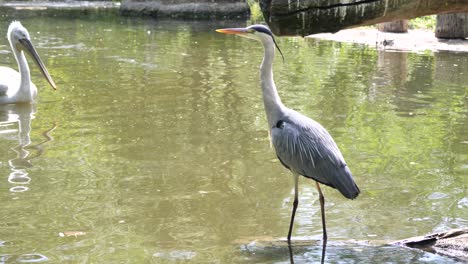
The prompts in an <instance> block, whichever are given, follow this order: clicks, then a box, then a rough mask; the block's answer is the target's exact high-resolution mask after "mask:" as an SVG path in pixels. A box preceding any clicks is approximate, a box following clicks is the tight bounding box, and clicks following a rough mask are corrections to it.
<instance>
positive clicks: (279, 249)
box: [240, 240, 459, 264]
mask: <svg viewBox="0 0 468 264" xmlns="http://www.w3.org/2000/svg"><path fill="white" fill-rule="evenodd" d="M240 248H241V254H242V255H243V256H244V259H245V260H246V262H249V263H295V264H297V263H408V264H409V263H434V264H435V263H459V262H457V260H454V259H452V258H449V257H445V256H441V255H437V254H433V253H429V252H424V251H421V250H415V249H409V248H403V247H398V246H393V245H373V244H370V243H369V242H366V241H354V240H352V241H330V240H329V241H328V242H327V243H326V244H322V243H321V241H319V240H301V241H292V242H291V244H288V243H287V241H285V240H277V241H252V242H250V243H248V244H245V245H241V247H240Z"/></svg>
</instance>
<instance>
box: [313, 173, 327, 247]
mask: <svg viewBox="0 0 468 264" xmlns="http://www.w3.org/2000/svg"><path fill="white" fill-rule="evenodd" d="M315 183H316V184H317V190H318V192H319V198H320V211H321V212H322V227H323V242H324V243H327V227H326V225H325V197H324V196H323V193H322V190H321V189H320V185H319V183H318V182H315Z"/></svg>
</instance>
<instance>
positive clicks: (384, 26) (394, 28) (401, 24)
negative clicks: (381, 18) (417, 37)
mask: <svg viewBox="0 0 468 264" xmlns="http://www.w3.org/2000/svg"><path fill="white" fill-rule="evenodd" d="M377 28H378V29H379V31H381V32H391V33H407V32H408V20H407V19H403V20H397V21H392V22H385V23H380V24H378V25H377Z"/></svg>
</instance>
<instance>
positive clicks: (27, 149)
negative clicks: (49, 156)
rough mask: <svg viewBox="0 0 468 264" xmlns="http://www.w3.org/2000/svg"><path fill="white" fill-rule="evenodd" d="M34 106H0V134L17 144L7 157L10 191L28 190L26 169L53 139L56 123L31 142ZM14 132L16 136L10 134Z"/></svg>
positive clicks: (29, 178)
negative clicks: (39, 139)
mask: <svg viewBox="0 0 468 264" xmlns="http://www.w3.org/2000/svg"><path fill="white" fill-rule="evenodd" d="M35 114H36V106H35V105H33V104H8V105H1V106H0V135H5V136H4V137H3V138H6V139H11V140H16V141H17V142H18V144H17V145H16V146H15V147H13V148H11V150H12V151H13V152H14V153H15V156H14V157H12V158H11V159H8V162H7V164H8V166H9V168H10V173H9V175H8V182H9V183H11V184H12V185H14V186H13V187H11V188H10V191H11V192H24V191H27V190H29V188H28V184H29V183H30V182H31V177H30V176H29V172H28V169H29V168H31V167H33V164H32V162H31V161H32V160H33V159H36V158H38V157H40V156H42V155H43V154H44V151H45V147H44V144H46V143H47V142H50V141H53V140H54V138H53V137H52V136H51V133H52V131H54V130H55V128H56V125H55V124H53V125H52V126H51V128H49V129H47V130H45V131H44V132H43V133H42V134H43V136H44V140H43V141H41V142H39V143H37V144H32V142H31V123H32V120H33V119H34V118H35ZM12 134H16V136H11V135H12Z"/></svg>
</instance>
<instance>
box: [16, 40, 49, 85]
mask: <svg viewBox="0 0 468 264" xmlns="http://www.w3.org/2000/svg"><path fill="white" fill-rule="evenodd" d="M20 43H21V45H22V46H23V48H24V49H23V50H25V51H26V52H27V53H29V54H30V55H31V57H32V58H33V59H34V61H35V62H36V64H37V66H39V69H40V70H41V72H42V74H43V75H44V77H45V78H46V79H47V81H48V82H49V84H50V86H52V88H54V90H56V89H57V85H55V83H54V80H52V77H51V76H50V74H49V72H48V71H47V68H46V66H45V65H44V63H43V62H42V60H41V58H40V57H39V54H37V51H36V49H35V48H34V46H33V44H32V43H31V41H30V40H29V39H26V38H24V39H20Z"/></svg>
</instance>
